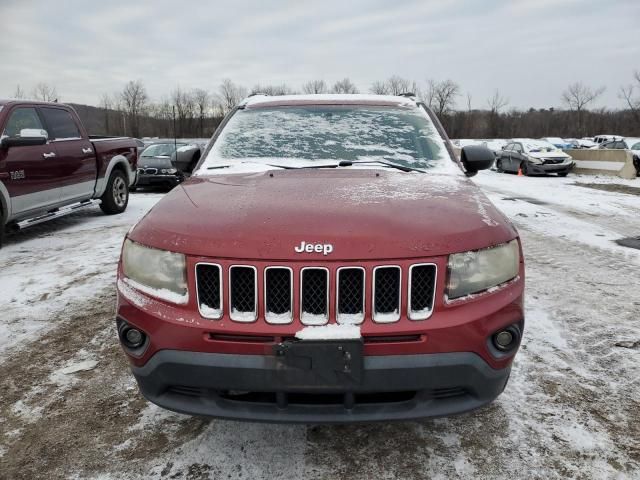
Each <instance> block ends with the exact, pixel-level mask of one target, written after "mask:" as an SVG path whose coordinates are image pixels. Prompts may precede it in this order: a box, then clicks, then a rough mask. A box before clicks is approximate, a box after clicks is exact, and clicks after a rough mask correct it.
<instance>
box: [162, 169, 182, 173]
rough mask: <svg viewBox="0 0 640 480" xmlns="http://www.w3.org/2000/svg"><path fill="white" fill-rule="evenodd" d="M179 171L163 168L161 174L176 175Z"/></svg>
mask: <svg viewBox="0 0 640 480" xmlns="http://www.w3.org/2000/svg"><path fill="white" fill-rule="evenodd" d="M177 171H178V170H177V169H175V168H163V169H162V170H160V173H169V174H173V173H176V172H177Z"/></svg>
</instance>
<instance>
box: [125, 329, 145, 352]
mask: <svg viewBox="0 0 640 480" xmlns="http://www.w3.org/2000/svg"><path fill="white" fill-rule="evenodd" d="M124 339H125V342H126V343H127V346H128V347H130V348H138V347H139V346H140V345H142V344H143V343H144V333H142V332H141V331H140V330H138V329H136V328H130V329H128V330H127V331H126V332H124Z"/></svg>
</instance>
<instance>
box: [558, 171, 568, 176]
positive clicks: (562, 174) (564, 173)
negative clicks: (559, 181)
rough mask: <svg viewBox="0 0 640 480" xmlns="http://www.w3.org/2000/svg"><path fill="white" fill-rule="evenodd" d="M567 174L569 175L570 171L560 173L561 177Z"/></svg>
mask: <svg viewBox="0 0 640 480" xmlns="http://www.w3.org/2000/svg"><path fill="white" fill-rule="evenodd" d="M567 175H569V172H562V173H559V174H558V176H559V177H566V176H567Z"/></svg>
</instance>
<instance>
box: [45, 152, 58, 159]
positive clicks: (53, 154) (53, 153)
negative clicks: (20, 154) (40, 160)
mask: <svg viewBox="0 0 640 480" xmlns="http://www.w3.org/2000/svg"><path fill="white" fill-rule="evenodd" d="M42 156H43V157H44V158H53V157H55V156H56V152H49V153H43V154H42Z"/></svg>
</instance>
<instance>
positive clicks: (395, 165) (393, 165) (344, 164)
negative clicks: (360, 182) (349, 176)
mask: <svg viewBox="0 0 640 480" xmlns="http://www.w3.org/2000/svg"><path fill="white" fill-rule="evenodd" d="M367 163H378V164H380V165H384V166H386V167H390V168H396V169H398V170H401V171H403V172H420V173H427V172H425V171H424V170H422V169H420V168H414V167H407V166H406V165H400V164H398V163H393V162H385V161H384V160H356V161H351V160H343V161H341V162H340V163H338V165H337V166H338V167H350V166H351V165H356V164H367Z"/></svg>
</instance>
